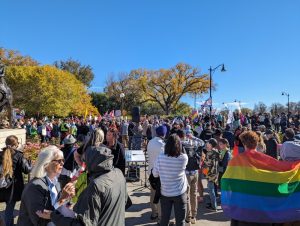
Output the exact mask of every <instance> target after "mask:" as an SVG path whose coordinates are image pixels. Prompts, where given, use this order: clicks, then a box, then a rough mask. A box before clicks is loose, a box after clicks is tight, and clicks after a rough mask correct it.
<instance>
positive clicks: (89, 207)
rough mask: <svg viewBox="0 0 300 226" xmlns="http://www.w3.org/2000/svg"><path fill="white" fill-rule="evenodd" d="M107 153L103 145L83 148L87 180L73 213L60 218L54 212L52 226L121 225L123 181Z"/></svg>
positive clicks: (125, 197) (123, 201)
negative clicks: (74, 215) (88, 176)
mask: <svg viewBox="0 0 300 226" xmlns="http://www.w3.org/2000/svg"><path fill="white" fill-rule="evenodd" d="M110 152H111V151H110V150H109V149H108V148H107V147H105V146H104V145H103V146H100V147H91V148H88V149H87V151H86V165H87V170H88V172H89V173H90V178H89V179H90V183H89V184H88V187H87V188H86V189H85V190H84V191H83V192H82V193H81V194H80V196H79V198H78V202H77V203H76V204H75V206H74V208H73V210H74V212H75V213H76V214H77V216H76V218H69V217H64V216H63V215H61V214H60V213H59V212H57V211H54V212H52V213H51V220H52V222H54V223H55V225H56V226H95V225H101V226H102V225H103V226H106V225H107V226H108V225H113V226H124V225H125V204H126V200H127V197H128V196H127V189H126V181H125V178H124V176H123V174H122V173H121V171H120V170H119V169H115V168H114V167H113V165H112V159H113V156H112V155H111V154H110ZM103 153H106V154H103Z"/></svg>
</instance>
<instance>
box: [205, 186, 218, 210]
mask: <svg viewBox="0 0 300 226" xmlns="http://www.w3.org/2000/svg"><path fill="white" fill-rule="evenodd" d="M207 188H208V192H209V197H210V204H211V207H212V208H214V209H217V198H216V193H215V184H214V182H211V181H208V183H207Z"/></svg>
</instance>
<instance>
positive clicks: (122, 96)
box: [120, 93, 125, 116]
mask: <svg viewBox="0 0 300 226" xmlns="http://www.w3.org/2000/svg"><path fill="white" fill-rule="evenodd" d="M124 97H125V93H120V98H121V116H123V99H124Z"/></svg>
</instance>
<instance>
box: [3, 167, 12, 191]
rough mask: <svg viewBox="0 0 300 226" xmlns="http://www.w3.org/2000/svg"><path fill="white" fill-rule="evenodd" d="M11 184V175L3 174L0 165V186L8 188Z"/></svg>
mask: <svg viewBox="0 0 300 226" xmlns="http://www.w3.org/2000/svg"><path fill="white" fill-rule="evenodd" d="M12 184H13V177H10V176H9V175H6V176H5V175H3V168H2V165H0V188H5V189H7V188H9V187H10V186H11V185H12Z"/></svg>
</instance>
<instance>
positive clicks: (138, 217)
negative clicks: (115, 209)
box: [126, 180, 230, 226]
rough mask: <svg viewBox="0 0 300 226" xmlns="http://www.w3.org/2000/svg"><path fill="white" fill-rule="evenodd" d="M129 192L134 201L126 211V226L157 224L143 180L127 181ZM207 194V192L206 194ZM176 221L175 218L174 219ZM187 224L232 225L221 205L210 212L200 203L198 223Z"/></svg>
mask: <svg viewBox="0 0 300 226" xmlns="http://www.w3.org/2000/svg"><path fill="white" fill-rule="evenodd" d="M203 184H204V187H206V181H205V180H203ZM127 187H128V192H129V194H130V197H131V199H132V202H133V203H134V204H133V205H132V206H131V207H130V208H129V209H128V211H127V212H126V226H131V225H140V226H150V225H157V224H156V222H155V221H151V220H150V215H151V209H150V205H149V200H150V197H149V194H150V192H149V189H148V188H144V186H141V182H136V183H127ZM137 188H141V189H139V190H138V191H133V190H135V189H137ZM206 195H207V194H206ZM173 221H174V219H173ZM187 225H196V226H197V225H205V226H206V225H214V226H218V225H220V226H222V225H224V226H225V225H230V221H229V219H228V218H227V217H226V216H224V214H223V211H222V210H221V208H220V207H219V211H218V212H210V211H207V210H206V209H205V204H204V203H200V204H199V207H198V215H197V222H196V224H186V226H187Z"/></svg>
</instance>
